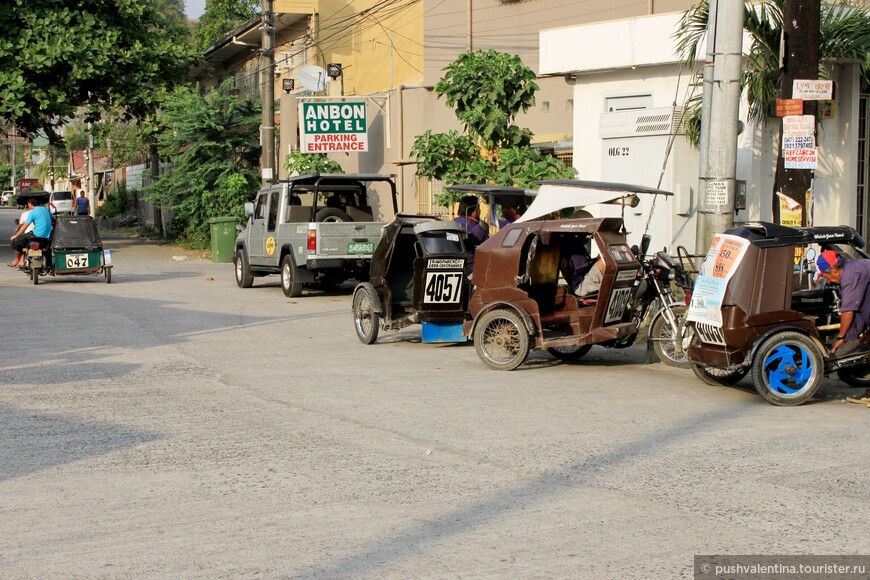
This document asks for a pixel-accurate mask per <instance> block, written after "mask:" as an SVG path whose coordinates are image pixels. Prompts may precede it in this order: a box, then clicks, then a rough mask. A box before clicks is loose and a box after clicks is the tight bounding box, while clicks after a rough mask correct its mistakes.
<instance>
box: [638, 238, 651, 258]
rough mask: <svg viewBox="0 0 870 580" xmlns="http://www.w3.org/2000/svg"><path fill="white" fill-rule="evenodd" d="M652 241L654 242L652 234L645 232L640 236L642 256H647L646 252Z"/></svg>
mask: <svg viewBox="0 0 870 580" xmlns="http://www.w3.org/2000/svg"><path fill="white" fill-rule="evenodd" d="M650 242H652V236H650V235H649V234H644V235H643V236H642V237H641V238H640V254H641V256H646V253H647V251H648V250H649V245H650Z"/></svg>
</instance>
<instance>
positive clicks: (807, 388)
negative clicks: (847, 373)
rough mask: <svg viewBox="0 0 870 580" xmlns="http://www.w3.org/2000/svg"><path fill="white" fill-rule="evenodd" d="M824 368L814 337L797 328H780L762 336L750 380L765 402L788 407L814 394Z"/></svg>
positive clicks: (820, 382)
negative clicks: (793, 330) (780, 331)
mask: <svg viewBox="0 0 870 580" xmlns="http://www.w3.org/2000/svg"><path fill="white" fill-rule="evenodd" d="M824 371H825V368H824V358H823V357H822V353H821V351H820V349H819V347H818V346H817V345H816V343H815V341H813V340H812V339H811V338H809V337H807V336H805V335H803V334H800V333H799V332H782V333H780V334H776V335H774V336H771V337H770V338H768V339H767V340H765V341H764V342H763V343H762V345H761V346H760V347H759V349H758V352H756V353H755V360H754V361H753V362H752V381H753V382H754V383H755V390H756V391H758V394H759V395H761V396H762V397H764V398H765V399H766V400H767V402H769V403H771V404H774V405H777V406H780V407H792V406H795V405H800V404H801V403H803V402H805V401H807V400H808V399H810V398H811V397H812V396H813V395H815V394H816V391H817V390H818V389H819V385H821V384H822V375H823V374H824Z"/></svg>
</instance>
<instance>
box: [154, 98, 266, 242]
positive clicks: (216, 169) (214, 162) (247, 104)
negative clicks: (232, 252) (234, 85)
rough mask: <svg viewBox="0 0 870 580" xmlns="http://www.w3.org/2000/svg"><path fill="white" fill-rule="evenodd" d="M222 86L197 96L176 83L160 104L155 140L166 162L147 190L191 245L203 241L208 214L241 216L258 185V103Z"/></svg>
mask: <svg viewBox="0 0 870 580" xmlns="http://www.w3.org/2000/svg"><path fill="white" fill-rule="evenodd" d="M227 82H230V81H227ZM225 88H226V83H225V85H224V86H223V87H221V88H220V89H218V90H214V91H212V92H210V93H208V94H207V95H206V96H204V97H203V96H200V95H199V93H198V88H197V87H194V88H187V87H179V88H176V89H175V90H174V91H173V92H172V93H171V94H170V95H168V97H167V98H166V99H165V100H164V102H163V104H162V106H161V112H162V117H161V121H162V122H163V125H164V127H165V128H164V130H162V131H161V132H160V133H159V134H158V136H157V138H158V145H159V150H160V153H161V155H162V156H163V157H165V158H167V159H168V160H169V162H170V164H171V167H170V169H169V170H168V171H167V172H166V173H164V174H163V175H161V176H160V177H159V178H158V180H157V181H156V182H155V183H154V184H153V185H151V186H149V188H148V193H149V194H150V199H151V200H152V201H154V202H156V203H157V204H159V205H160V207H162V208H165V209H169V210H171V211H172V213H173V228H174V230H175V232H174V233H175V234H176V235H178V236H179V237H181V238H183V239H185V240H187V241H188V242H190V243H191V244H192V245H194V246H200V247H205V246H206V245H207V244H208V241H209V231H208V219H209V218H212V217H218V216H236V217H238V218H239V220H240V221H241V220H242V219H243V217H244V204H245V202H247V201H251V200H252V199H253V197H254V195H255V193H256V192H257V190H258V188H259V185H260V179H259V176H258V171H257V168H258V167H259V164H260V147H259V146H258V145H256V143H258V137H259V135H258V131H259V125H260V105H259V103H256V102H254V101H251V100H250V99H239V98H238V97H236V96H233V95H229V94H228V93H227V91H226V90H225Z"/></svg>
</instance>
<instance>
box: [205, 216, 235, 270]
mask: <svg viewBox="0 0 870 580" xmlns="http://www.w3.org/2000/svg"><path fill="white" fill-rule="evenodd" d="M208 223H209V226H210V227H211V256H212V261H214V262H232V261H233V254H235V245H236V224H237V223H238V220H237V219H236V218H234V217H229V216H227V217H213V218H209V220H208Z"/></svg>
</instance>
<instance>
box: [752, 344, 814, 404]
mask: <svg viewBox="0 0 870 580" xmlns="http://www.w3.org/2000/svg"><path fill="white" fill-rule="evenodd" d="M814 371H815V368H814V365H813V360H812V357H811V356H810V353H809V352H808V351H807V350H806V348H804V347H803V346H801V345H798V344H781V345H779V346H777V347H776V348H775V349H773V350H772V351H770V352H769V353H768V354H767V356H766V357H765V358H764V378H765V382H766V383H767V388H768V389H770V390H771V391H772V392H774V393H776V394H777V395H781V396H785V397H789V396H795V395H800V394H801V393H802V392H803V391H804V390H806V389H807V388H808V387H809V386H810V385H811V384H812V382H813V378H814V375H815V373H814Z"/></svg>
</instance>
